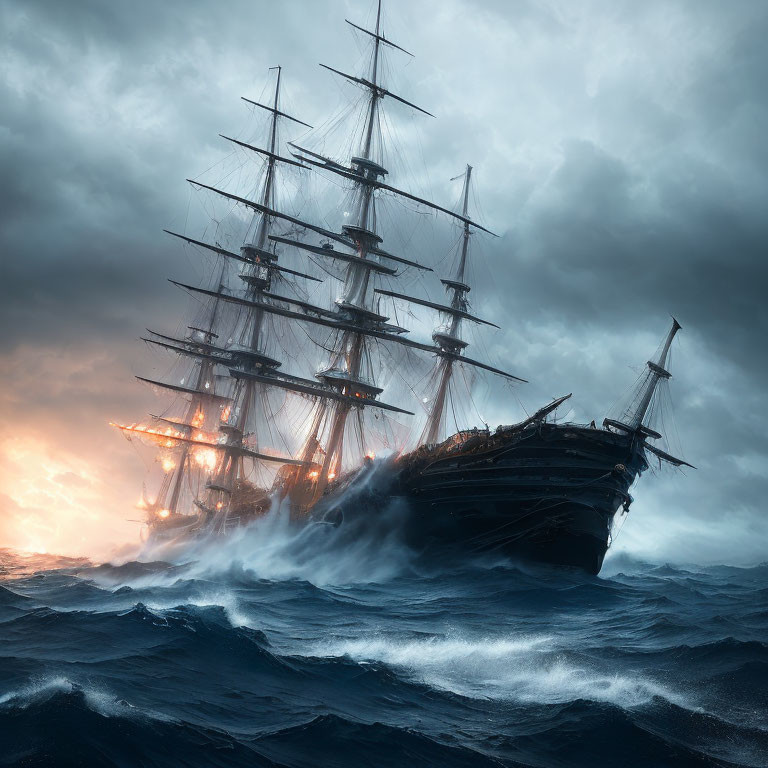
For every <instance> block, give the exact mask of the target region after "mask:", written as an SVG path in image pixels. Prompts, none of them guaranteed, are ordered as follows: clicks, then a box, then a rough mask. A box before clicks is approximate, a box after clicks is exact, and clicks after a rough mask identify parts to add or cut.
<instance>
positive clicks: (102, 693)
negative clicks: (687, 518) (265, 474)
mask: <svg viewBox="0 0 768 768" xmlns="http://www.w3.org/2000/svg"><path fill="white" fill-rule="evenodd" d="M270 536H271V538H270V537H269V536H267V537H265V536H264V532H261V533H260V534H259V535H258V536H256V535H251V534H246V535H244V536H243V538H242V539H241V540H240V541H237V542H234V543H233V544H232V545H231V546H228V547H227V548H226V549H225V550H222V549H221V548H219V549H218V550H217V551H215V552H206V551H203V550H200V551H197V552H193V553H187V558H186V560H184V558H182V557H180V556H179V553H175V554H174V558H175V559H176V560H177V562H176V564H174V565H171V564H168V563H164V562H158V561H154V562H145V563H139V562H129V563H127V564H124V565H120V566H113V565H102V566H92V565H90V564H84V563H79V562H76V561H66V560H62V559H56V558H30V557H26V558H23V557H19V556H15V555H13V554H12V553H8V552H5V553H3V554H2V566H1V567H2V579H3V580H2V584H1V585H0V765H4V766H5V765H19V766H46V767H49V766H75V765H77V766H81V765H82V766H102V765H104V766H113V765H119V766H308V767H312V768H314V767H315V766H350V767H352V766H354V767H355V768H358V767H359V766H398V767H399V768H402V767H403V766H441V767H448V766H473V767H474V766H516V765H526V766H564V767H565V766H568V768H572V767H573V766H591V767H594V766H643V768H648V766H736V765H738V766H765V765H768V565H762V566H758V567H754V568H733V567H710V568H692V567H687V568H682V567H672V566H662V567H658V566H655V567H654V566H650V565H645V564H642V563H636V562H631V561H628V560H624V561H622V560H620V559H617V560H615V561H613V562H611V561H609V563H608V567H607V569H606V571H605V572H604V573H603V574H602V575H601V576H600V577H598V578H593V577H588V576H583V575H575V574H566V573H551V572H540V573H532V572H530V571H528V572H524V571H522V570H519V569H518V568H515V567H514V566H513V565H511V564H508V563H507V564H503V563H501V564H500V563H495V564H493V563H475V564H473V565H471V566H466V567H463V568H461V569H458V568H456V567H451V568H446V569H441V567H440V566H439V565H438V564H434V563H432V564H424V563H419V562H417V561H414V560H412V559H410V558H409V557H408V556H407V553H404V552H402V551H399V550H397V548H396V546H395V545H394V544H390V543H388V542H387V541H386V540H383V539H377V540H376V541H373V542H368V543H367V544H363V545H360V546H358V547H355V546H352V545H351V544H349V543H347V545H346V546H344V547H343V548H341V549H339V548H336V549H333V548H332V547H330V546H329V545H328V544H327V542H326V543H320V544H318V541H317V540H312V539H311V538H306V537H304V538H302V537H297V538H291V537H289V536H283V535H281V536H277V535H276V534H275V533H274V532H272V533H271V534H270Z"/></svg>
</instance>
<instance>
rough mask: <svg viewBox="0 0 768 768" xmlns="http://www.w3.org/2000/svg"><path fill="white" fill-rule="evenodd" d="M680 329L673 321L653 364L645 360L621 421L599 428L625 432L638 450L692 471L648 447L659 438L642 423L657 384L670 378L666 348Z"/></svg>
mask: <svg viewBox="0 0 768 768" xmlns="http://www.w3.org/2000/svg"><path fill="white" fill-rule="evenodd" d="M680 327H681V326H680V323H678V322H677V320H676V319H675V318H674V317H673V318H672V327H671V328H670V329H669V332H668V333H667V336H666V338H665V339H664V342H663V343H662V345H661V348H660V351H659V354H658V356H657V357H656V359H655V360H649V361H648V362H647V363H646V371H645V373H644V374H643V375H642V376H641V377H640V379H639V380H638V382H637V384H636V385H635V388H634V391H633V393H632V396H631V397H630V399H629V405H628V406H627V407H626V408H625V409H624V411H623V412H622V415H621V418H620V419H612V418H606V419H603V426H604V427H609V428H613V429H615V430H618V431H620V432H626V433H627V434H629V435H631V436H632V438H633V441H635V442H637V444H638V445H640V446H641V447H642V448H645V450H647V451H650V452H651V453H652V454H654V455H655V456H657V457H658V458H659V459H662V460H664V461H667V462H669V463H670V464H673V465H674V466H676V467H680V466H686V467H692V468H693V465H692V464H689V463H688V462H687V461H683V460H682V459H678V458H675V457H674V456H671V455H670V454H668V453H666V452H665V451H662V450H661V449H660V448H656V447H655V446H653V445H650V444H649V443H648V439H653V440H658V439H660V438H661V437H662V435H661V434H660V433H659V432H657V431H656V430H654V429H652V428H651V427H650V426H649V425H648V424H646V423H645V422H646V417H647V416H648V412H649V410H650V406H651V403H652V402H653V399H654V395H655V394H656V390H657V387H658V385H659V382H660V381H662V380H666V379H670V378H671V377H672V374H671V373H670V372H669V371H668V370H667V359H668V357H669V350H670V347H671V346H672V340H673V339H674V338H675V336H676V334H677V332H678V331H679V330H680Z"/></svg>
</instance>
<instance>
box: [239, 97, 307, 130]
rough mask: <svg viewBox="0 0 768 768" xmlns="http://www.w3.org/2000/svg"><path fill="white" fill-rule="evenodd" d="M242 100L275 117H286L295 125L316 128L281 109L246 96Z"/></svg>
mask: <svg viewBox="0 0 768 768" xmlns="http://www.w3.org/2000/svg"><path fill="white" fill-rule="evenodd" d="M240 98H241V99H242V100H243V101H247V102H248V103H249V104H253V106H254V107H261V108H262V109H266V110H267V112H271V113H272V114H273V115H277V116H278V117H284V118H285V119H286V120H293V122H294V123H298V124H299V125H305V126H306V127H307V128H312V127H314V126H311V125H310V124H309V123H305V122H304V121H303V120H299V119H298V118H296V117H291V116H290V115H288V114H286V113H285V112H281V111H280V110H279V109H276V108H275V107H269V106H267V105H266V104H260V103H259V102H258V101H253V100H252V99H246V98H245V96H241V97H240Z"/></svg>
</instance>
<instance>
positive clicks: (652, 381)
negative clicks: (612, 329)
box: [623, 317, 681, 429]
mask: <svg viewBox="0 0 768 768" xmlns="http://www.w3.org/2000/svg"><path fill="white" fill-rule="evenodd" d="M680 327H681V326H680V323H678V322H677V320H675V318H674V317H673V318H672V327H671V328H670V329H669V333H668V334H667V338H666V339H665V340H664V344H663V345H662V347H661V351H660V352H659V356H658V358H657V359H656V360H655V361H654V360H649V361H648V362H647V363H646V365H647V368H648V370H647V371H646V375H645V379H644V381H643V383H642V385H641V387H640V391H639V393H638V396H637V397H636V399H635V400H634V401H633V402H632V404H631V405H630V407H629V408H628V409H627V411H626V412H625V413H624V419H623V421H624V423H625V424H627V426H629V427H631V428H632V429H639V428H640V427H642V426H643V420H644V419H645V416H646V413H647V412H648V406H649V405H650V404H651V400H652V399H653V395H654V393H655V392H656V387H657V386H658V384H659V381H661V380H662V379H669V378H671V377H672V374H671V373H670V372H669V371H667V370H666V365H667V357H668V356H669V348H670V347H671V346H672V339H674V338H675V335H676V334H677V332H678V331H679V330H680Z"/></svg>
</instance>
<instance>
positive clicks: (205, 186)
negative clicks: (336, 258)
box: [187, 179, 349, 244]
mask: <svg viewBox="0 0 768 768" xmlns="http://www.w3.org/2000/svg"><path fill="white" fill-rule="evenodd" d="M187 181H188V182H189V183H190V184H192V185H193V186H195V187H201V188H202V189H209V190H210V191H211V192H216V194H218V195H221V196H222V197H226V198H227V199H228V200H234V201H235V202H237V203H242V204H243V205H247V206H248V207H249V208H252V209H253V210H255V211H258V212H259V213H263V214H266V215H267V216H274V217H275V218H278V219H284V220H285V221H289V222H291V224H295V225H296V226H297V227H302V228H303V229H311V230H312V231H314V232H317V233H319V234H321V235H325V237H329V238H331V239H333V240H340V241H341V242H343V243H345V244H346V243H348V242H349V241H348V240H347V239H345V238H343V237H342V236H341V235H337V234H336V233H335V232H331V231H329V230H327V229H325V228H323V227H319V226H317V225H316V224H310V223H309V222H307V221H302V220H301V219H297V218H296V217H295V216H289V215H288V214H287V213H282V212H281V211H277V210H275V209H274V208H269V207H267V206H265V205H261V204H260V203H257V202H254V201H253V200H248V199H247V198H245V197H239V196H238V195H233V194H231V193H229V192H224V191H223V190H221V189H216V187H211V186H209V185H208V184H203V183H201V182H199V181H194V180H193V179H187Z"/></svg>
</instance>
